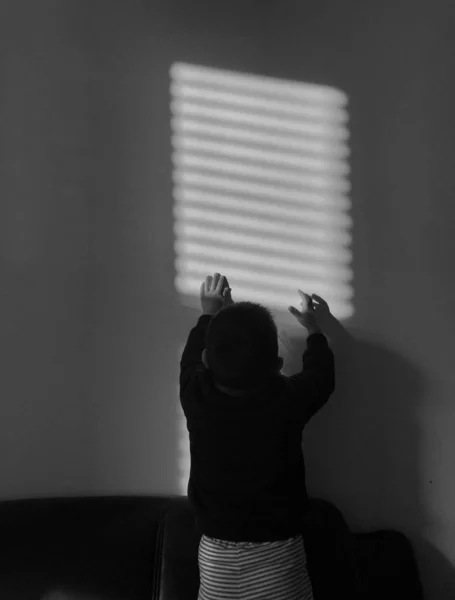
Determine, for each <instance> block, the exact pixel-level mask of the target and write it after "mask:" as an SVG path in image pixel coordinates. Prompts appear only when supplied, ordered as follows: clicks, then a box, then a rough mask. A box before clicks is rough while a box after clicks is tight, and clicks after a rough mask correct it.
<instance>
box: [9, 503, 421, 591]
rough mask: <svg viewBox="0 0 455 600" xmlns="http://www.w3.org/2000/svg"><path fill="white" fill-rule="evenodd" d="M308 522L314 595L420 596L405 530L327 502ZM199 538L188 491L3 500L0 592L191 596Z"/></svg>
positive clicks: (195, 583)
mask: <svg viewBox="0 0 455 600" xmlns="http://www.w3.org/2000/svg"><path fill="white" fill-rule="evenodd" d="M305 523H306V524H305V530H304V531H303V534H304V537H305V544H306V547H307V555H308V568H309V570H310V576H311V578H312V580H313V587H314V595H315V600H326V599H327V600H328V599H329V598H330V599H332V598H333V599H335V598H341V597H343V598H344V597H351V598H352V597H358V598H365V599H368V600H376V599H378V600H379V598H381V600H383V598H384V597H387V600H395V599H398V598H400V600H402V599H403V598H406V600H421V599H422V597H423V596H422V590H421V585H420V581H419V574H418V569H417V565H416V562H415V557H414V553H413V549H412V547H411V544H410V543H409V541H408V540H407V538H406V537H405V536H404V535H403V534H401V533H399V532H397V531H376V532H371V533H362V534H359V533H357V534H354V533H351V532H350V531H349V529H348V527H347V525H346V522H345V520H344V519H343V516H342V515H341V513H340V511H338V510H337V509H336V507H334V506H333V505H332V504H330V503H328V502H325V501H323V500H312V501H311V509H310V510H309V511H308V514H307V517H306V519H305ZM198 544H199V537H198V535H197V533H196V531H195V527H194V519H193V515H192V512H191V509H190V506H189V504H188V498H187V497H181V496H158V495H156V496H155V495H153V496H105V497H86V498H85V497H84V498H62V499H59V498H55V499H32V500H9V501H3V502H0V548H1V556H0V559H1V560H0V600H154V599H159V600H180V599H181V600H186V599H188V600H196V599H197V592H198V587H199V571H198V562H197V550H198ZM347 594H349V596H348V595H347ZM351 594H352V595H351Z"/></svg>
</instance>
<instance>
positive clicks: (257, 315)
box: [205, 302, 278, 390]
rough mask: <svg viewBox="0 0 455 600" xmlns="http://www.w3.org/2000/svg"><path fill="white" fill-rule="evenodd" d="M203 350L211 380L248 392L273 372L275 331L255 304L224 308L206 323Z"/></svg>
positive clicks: (269, 317) (268, 314)
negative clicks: (204, 350) (247, 390)
mask: <svg viewBox="0 0 455 600" xmlns="http://www.w3.org/2000/svg"><path fill="white" fill-rule="evenodd" d="M205 347H206V350H207V361H208V365H209V368H210V370H211V371H212V374H213V377H214V379H215V380H216V381H217V382H218V383H220V384H221V385H224V386H226V387H229V388H233V389H239V390H241V389H248V388H250V387H254V386H255V385H257V384H258V383H260V381H261V380H263V379H264V377H267V376H268V375H269V374H270V373H272V372H273V371H274V370H275V369H276V361H277V358H278V330H277V327H276V324H275V321H274V318H273V316H272V313H271V312H270V310H269V309H268V308H266V307H265V306H262V305H261V304H258V303H256V302H236V303H234V304H231V305H228V306H225V307H224V308H222V309H221V310H220V311H219V312H217V313H216V314H215V315H214V316H213V317H212V319H211V321H210V322H209V325H208V328H207V331H206V336H205Z"/></svg>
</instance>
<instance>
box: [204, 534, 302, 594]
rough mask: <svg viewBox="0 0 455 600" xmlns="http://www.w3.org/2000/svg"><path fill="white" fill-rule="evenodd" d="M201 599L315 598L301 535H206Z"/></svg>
mask: <svg viewBox="0 0 455 600" xmlns="http://www.w3.org/2000/svg"><path fill="white" fill-rule="evenodd" d="M198 561H199V577H200V585H199V595H198V600H269V599H270V600H272V599H273V600H313V591H312V587H311V580H310V578H309V575H308V571H307V564H306V563H307V560H306V552H305V547H304V545H303V538H302V536H301V535H299V536H297V537H294V538H291V539H288V540H280V541H276V542H261V543H253V542H227V541H222V540H217V539H215V538H209V537H207V536H205V535H203V536H202V538H201V541H200V543H199V552H198Z"/></svg>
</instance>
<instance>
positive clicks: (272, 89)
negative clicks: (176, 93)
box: [170, 63, 348, 105]
mask: <svg viewBox="0 0 455 600" xmlns="http://www.w3.org/2000/svg"><path fill="white" fill-rule="evenodd" d="M170 74H171V78H172V80H177V81H182V82H191V83H196V82H199V83H201V84H204V83H209V84H210V85H218V86H224V87H226V88H227V89H229V90H233V89H236V90H238V89H242V90H246V91H248V90H251V89H252V88H253V89H254V90H255V91H257V92H260V93H262V94H270V95H278V94H279V96H280V97H283V98H284V99H291V98H292V99H295V100H301V101H304V102H317V103H321V104H328V105H333V104H335V105H346V104H347V100H348V98H347V96H346V94H345V93H344V92H342V91H341V90H337V89H335V88H333V87H329V86H324V85H319V84H311V83H305V84H304V85H302V83H300V82H293V81H289V80H287V79H286V80H285V79H278V78H273V77H263V76H261V75H253V74H249V73H238V72H234V71H226V70H222V71H221V70H219V69H213V68H210V67H199V66H194V65H189V64H185V63H174V64H173V65H172V67H171V70H170Z"/></svg>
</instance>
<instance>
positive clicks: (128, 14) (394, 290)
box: [0, 0, 455, 600]
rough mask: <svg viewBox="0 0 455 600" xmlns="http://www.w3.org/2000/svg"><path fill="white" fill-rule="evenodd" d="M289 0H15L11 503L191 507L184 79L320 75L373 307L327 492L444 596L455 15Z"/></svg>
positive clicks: (310, 456)
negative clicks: (335, 96)
mask: <svg viewBox="0 0 455 600" xmlns="http://www.w3.org/2000/svg"><path fill="white" fill-rule="evenodd" d="M215 4H216V5H217V6H216V8H215V7H214V5H215ZM270 4H272V3H270ZM273 4H274V6H275V7H274V8H273V7H267V6H266V3H264V2H259V1H257V2H251V1H250V2H245V1H244V2H240V1H238V2H231V3H227V4H222V3H213V1H212V2H204V3H201V2H199V3H197V2H191V3H190V2H185V1H183V0H179V1H177V0H173V1H168V2H165V1H163V2H161V3H158V2H155V3H152V2H148V3H146V2H139V1H135V0H128V2H126V1H125V2H121V1H120V0H110V1H109V2H108V1H93V0H92V1H90V2H89V1H85V0H79V1H78V2H64V1H61V2H51V1H50V0H46V1H42V2H40V3H37V2H32V1H31V0H29V1H26V0H14V1H13V0H9V1H4V2H2V4H1V7H0V89H1V91H0V128H1V129H0V131H1V135H0V152H1V156H0V173H1V176H0V197H1V202H0V235H1V239H0V243H1V253H0V260H1V264H0V268H1V274H2V286H1V289H2V293H1V294H0V310H1V313H0V314H1V331H2V336H1V341H0V352H1V363H2V366H3V368H2V371H1V373H2V377H1V379H0V386H1V388H0V390H1V403H0V417H1V418H0V469H1V473H2V477H1V479H0V495H1V497H2V498H16V497H33V496H59V495H77V494H101V493H108V494H111V493H142V492H144V493H154V492H157V493H180V492H181V490H180V488H179V483H178V464H179V460H180V458H181V453H182V449H181V448H180V447H179V438H180V436H181V432H180V429H179V427H180V426H181V425H179V423H178V419H179V417H178V414H179V413H178V408H179V407H178V395H177V394H178V388H177V385H178V367H179V365H178V361H179V358H180V352H181V348H182V344H184V342H185V340H186V336H187V334H188V332H189V329H190V328H191V327H192V326H193V324H194V323H195V320H196V318H197V314H196V313H194V312H193V311H192V310H191V309H184V308H181V307H180V305H179V300H178V297H177V296H176V294H175V292H174V287H173V286H174V276H175V270H174V259H175V255H174V249H173V237H172V236H173V234H172V219H173V217H172V190H171V163H170V153H171V145H170V125H169V116H170V113H169V99H170V97H169V74H168V72H169V67H170V65H171V64H172V63H173V62H174V61H184V62H190V63H195V64H202V65H208V66H214V67H220V68H227V69H231V70H238V71H242V72H250V73H258V74H263V75H271V76H276V77H282V78H285V79H293V80H299V81H309V82H316V83H324V84H327V85H332V86H335V87H339V88H340V89H342V90H343V91H345V92H346V93H347V94H348V95H349V98H350V106H349V109H350V118H351V121H350V130H351V134H352V139H351V149H352V156H351V167H352V178H351V181H352V185H353V188H352V202H353V209H352V217H353V221H354V229H353V236H354V237H353V252H354V264H353V267H354V275H355V279H354V282H353V284H354V291H355V298H354V305H355V310H356V312H355V315H354V317H353V319H351V321H350V322H349V323H346V324H345V326H346V329H347V331H348V332H349V334H350V336H351V337H350V338H349V339H347V337H346V336H342V335H340V334H339V333H337V332H336V331H334V332H333V336H332V339H333V344H334V349H335V351H336V356H337V378H338V389H337V392H336V394H335V395H334V396H333V398H332V401H331V403H330V404H329V405H328V406H327V407H326V408H325V409H324V411H323V412H321V413H320V414H319V415H318V416H317V417H316V418H315V420H314V421H313V423H312V424H311V425H310V427H309V428H308V431H307V433H306V434H305V450H306V457H307V463H308V486H309V490H310V492H311V493H312V494H313V495H321V496H323V497H326V498H328V499H330V500H332V501H334V502H335V503H336V504H337V505H338V506H339V507H340V508H341V509H342V510H343V512H344V514H345V515H346V518H347V519H348V521H349V523H350V525H351V526H352V527H354V528H355V529H358V530H362V529H371V528H379V527H396V528H398V529H401V530H402V531H404V532H405V533H407V534H408V535H409V536H410V537H411V539H412V540H413V542H414V544H415V546H416V550H417V554H418V559H419V563H420V567H421V569H422V574H423V578H424V582H425V586H426V589H427V595H428V598H431V599H433V598H435V599H436V598H438V599H442V600H443V599H444V598H449V597H453V594H454V593H455V582H454V575H453V569H454V565H455V541H454V540H455V478H454V477H453V472H454V460H453V457H454V452H455V441H454V440H455V437H454V435H453V423H454V417H455V408H454V404H453V397H454V393H455V379H454V375H453V373H454V371H453V368H452V365H451V362H450V358H451V356H452V354H453V333H454V318H453V314H454V312H453V308H452V307H453V304H454V300H455V280H454V278H453V276H452V273H453V267H454V265H453V258H452V257H453V256H455V241H454V236H453V235H452V222H453V217H454V215H455V209H454V208H453V202H452V196H451V195H449V192H451V191H452V190H453V187H454V183H455V176H454V171H453V168H450V167H451V163H452V162H453V150H454V142H453V136H452V135H451V131H452V127H451V121H452V106H453V105H454V100H455V98H454V84H453V77H452V73H453V69H454V64H453V62H454V61H453V56H454V42H453V22H454V16H455V14H454V10H455V9H454V8H452V6H451V2H449V0H447V1H446V2H444V1H443V0H439V1H438V2H432V3H430V2H423V1H418V2H416V1H414V2H413V1H411V0H409V1H405V0H403V1H401V2H393V3H388V4H387V5H386V6H384V3H378V2H369V3H368V2H353V1H352V2H343V3H339V2H331V3H328V2H318V3H316V4H314V3H312V4H309V3H308V4H307V3H300V4H299V5H298V3H295V2H290V1H289V2H286V1H284V0H282V1H281V2H280V3H273ZM278 6H279V8H277V7H278ZM449 34H450V35H451V38H452V39H451V38H450V37H449ZM297 285H298V282H296V287H297ZM264 301H265V302H266V300H264ZM298 362H299V356H297V357H296V364H297V365H298Z"/></svg>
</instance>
